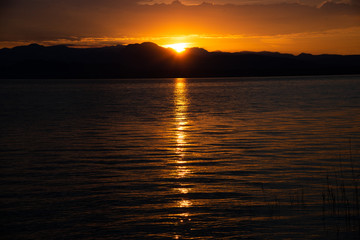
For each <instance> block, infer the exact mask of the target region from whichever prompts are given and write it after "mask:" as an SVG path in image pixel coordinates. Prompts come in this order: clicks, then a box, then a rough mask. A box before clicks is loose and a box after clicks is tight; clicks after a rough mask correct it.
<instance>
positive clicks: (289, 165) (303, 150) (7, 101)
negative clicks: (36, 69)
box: [0, 76, 360, 239]
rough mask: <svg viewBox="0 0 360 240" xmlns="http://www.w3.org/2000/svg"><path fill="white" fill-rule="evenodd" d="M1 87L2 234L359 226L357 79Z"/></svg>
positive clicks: (251, 231) (300, 230) (312, 235)
mask: <svg viewBox="0 0 360 240" xmlns="http://www.w3.org/2000/svg"><path fill="white" fill-rule="evenodd" d="M0 86H1V88H0V104H1V105H0V107H1V112H0V119H1V122H0V124H1V133H0V146H1V147H0V149H1V150H0V151H1V152H0V154H1V155H0V160H1V176H0V180H1V189H0V199H1V205H0V211H1V212H0V216H1V222H0V223H1V239H358V238H359V236H360V235H359V199H358V198H359V194H358V192H359V188H358V183H359V181H358V179H359V173H360V171H359V149H360V148H359V145H360V76H331V77H326V76H320V77H319V76H316V77H278V78H277V77H274V78H239V79H236V78H231V79H221V78H217V79H149V80H144V79H143V80H141V79H136V80H11V81H10V80H9V81H3V82H2V83H0Z"/></svg>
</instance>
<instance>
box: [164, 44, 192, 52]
mask: <svg viewBox="0 0 360 240" xmlns="http://www.w3.org/2000/svg"><path fill="white" fill-rule="evenodd" d="M187 45H188V44H187V43H174V44H169V45H165V46H164V47H166V48H172V49H174V50H175V51H176V52H177V53H182V52H184V51H185V50H186V47H187Z"/></svg>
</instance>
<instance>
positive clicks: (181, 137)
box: [174, 78, 193, 239]
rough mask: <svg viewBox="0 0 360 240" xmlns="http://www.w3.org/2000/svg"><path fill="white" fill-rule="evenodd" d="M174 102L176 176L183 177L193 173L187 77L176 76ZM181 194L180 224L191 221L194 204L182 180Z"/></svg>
mask: <svg viewBox="0 0 360 240" xmlns="http://www.w3.org/2000/svg"><path fill="white" fill-rule="evenodd" d="M174 104H175V108H174V109H175V114H174V116H175V119H174V120H175V134H176V136H175V137H176V150H175V151H176V155H177V156H178V158H177V160H176V164H175V166H176V178H178V179H183V178H185V177H186V176H187V175H188V174H191V171H190V169H189V168H188V167H187V166H186V165H185V164H186V158H185V157H186V145H187V141H186V139H187V135H186V129H187V128H188V119H187V109H188V104H189V102H188V98H187V88H186V79H185V78H176V79H175V89H174ZM176 190H177V191H179V192H180V193H181V194H183V195H184V198H182V199H181V200H179V201H177V203H176V206H177V207H178V208H183V209H184V211H183V212H182V213H181V214H180V215H178V217H179V218H180V224H181V223H183V222H185V221H191V218H190V213H189V212H188V211H187V208H188V207H191V206H192V204H193V203H192V201H191V200H189V199H186V198H185V197H186V194H188V193H189V191H191V188H188V187H187V186H186V185H185V184H184V183H181V181H180V187H179V188H177V189H176ZM179 237H180V236H178V235H176V236H175V239H178V238H179Z"/></svg>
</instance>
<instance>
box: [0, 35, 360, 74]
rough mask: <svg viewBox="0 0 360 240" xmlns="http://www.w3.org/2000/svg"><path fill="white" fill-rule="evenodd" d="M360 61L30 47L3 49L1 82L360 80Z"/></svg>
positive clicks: (141, 47)
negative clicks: (317, 77)
mask: <svg viewBox="0 0 360 240" xmlns="http://www.w3.org/2000/svg"><path fill="white" fill-rule="evenodd" d="M359 73H360V55H345V56H344V55H311V54H304V53H303V54H300V55H297V56H295V55H292V54H282V53H276V52H237V53H228V52H208V51H206V50H205V49H202V48H189V49H187V50H186V51H185V52H184V53H182V54H178V53H176V52H175V51H174V50H172V49H169V48H164V47H160V46H158V45H156V44H155V43H150V42H145V43H141V44H129V45H126V46H125V45H117V46H111V47H101V48H72V47H69V46H65V45H57V46H49V47H45V46H41V45H38V44H30V45H28V46H19V47H14V48H12V49H8V48H4V49H0V78H3V79H5V78H140V77H141V78H150V77H238V76H283V75H317V74H359Z"/></svg>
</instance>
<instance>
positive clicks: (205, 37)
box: [0, 0, 360, 54]
mask: <svg viewBox="0 0 360 240" xmlns="http://www.w3.org/2000/svg"><path fill="white" fill-rule="evenodd" d="M142 42H154V43H157V44H159V45H161V46H165V45H169V44H174V43H187V46H188V47H201V48H205V49H207V50H208V51H228V52H238V51H272V52H282V53H292V54H300V53H302V52H304V53H312V54H324V53H327V54H360V0H332V1H323V0H207V1H206V2H205V3H204V2H203V1H201V0H182V1H181V2H179V1H173V0H139V1H136V0H2V1H1V2H0V48H2V47H13V46H18V45H26V44H30V43H38V44H42V45H57V44H67V45H71V46H74V47H99V46H107V45H118V44H131V43H142Z"/></svg>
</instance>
